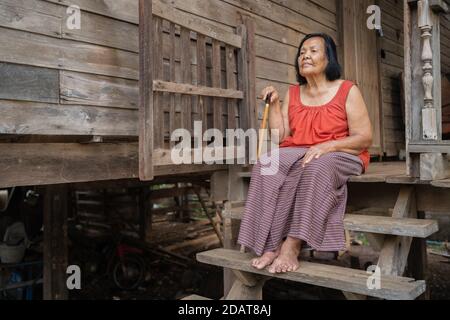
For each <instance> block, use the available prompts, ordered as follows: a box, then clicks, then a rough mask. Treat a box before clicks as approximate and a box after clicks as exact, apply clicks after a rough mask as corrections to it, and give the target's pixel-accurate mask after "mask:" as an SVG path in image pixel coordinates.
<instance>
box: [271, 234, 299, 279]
mask: <svg viewBox="0 0 450 320" xmlns="http://www.w3.org/2000/svg"><path fill="white" fill-rule="evenodd" d="M301 244H302V241H301V240H298V239H294V238H291V237H288V238H287V239H286V241H285V242H284V243H283V245H282V246H281V252H280V255H279V256H278V257H277V258H276V259H275V260H274V261H273V263H272V265H271V266H270V267H269V269H268V271H269V272H270V273H286V272H292V271H297V270H298V268H299V267H300V264H299V262H298V255H299V254H300V248H301Z"/></svg>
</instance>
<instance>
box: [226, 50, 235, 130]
mask: <svg viewBox="0 0 450 320" xmlns="http://www.w3.org/2000/svg"><path fill="white" fill-rule="evenodd" d="M225 64H226V67H225V69H226V71H225V72H226V77H227V89H228V90H234V89H236V88H237V80H236V74H235V72H234V70H235V69H236V60H235V54H234V49H233V48H232V47H230V46H226V48H225ZM227 120H228V124H227V129H235V128H236V101H233V100H231V99H228V100H227Z"/></svg>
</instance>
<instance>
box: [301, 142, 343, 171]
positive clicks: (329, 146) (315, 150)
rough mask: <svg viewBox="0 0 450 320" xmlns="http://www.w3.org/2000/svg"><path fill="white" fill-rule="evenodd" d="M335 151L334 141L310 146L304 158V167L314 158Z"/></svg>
mask: <svg viewBox="0 0 450 320" xmlns="http://www.w3.org/2000/svg"><path fill="white" fill-rule="evenodd" d="M334 151H335V148H334V141H327V142H324V143H321V144H317V145H315V146H312V147H311V148H309V150H308V152H306V154H305V157H304V158H303V162H302V167H305V166H306V165H307V164H308V163H310V162H311V161H313V160H314V159H319V158H320V157H321V156H323V155H324V154H327V153H331V152H334Z"/></svg>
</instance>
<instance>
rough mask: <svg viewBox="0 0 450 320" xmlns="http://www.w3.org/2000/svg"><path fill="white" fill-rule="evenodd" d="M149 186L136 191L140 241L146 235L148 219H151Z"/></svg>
mask: <svg viewBox="0 0 450 320" xmlns="http://www.w3.org/2000/svg"><path fill="white" fill-rule="evenodd" d="M149 188H150V187H149V186H146V187H142V188H140V189H139V192H138V207H139V227H140V228H139V236H140V238H141V240H142V241H145V239H146V237H147V229H148V226H149V223H148V222H149V221H151V205H150V201H151V200H150V189H149Z"/></svg>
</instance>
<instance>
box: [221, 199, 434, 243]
mask: <svg viewBox="0 0 450 320" xmlns="http://www.w3.org/2000/svg"><path fill="white" fill-rule="evenodd" d="M243 212H244V207H243V206H242V207H236V208H231V209H226V210H224V213H223V217H224V218H229V219H235V220H240V219H242V214H243ZM344 228H345V229H346V230H349V231H360V232H368V233H378V234H389V235H395V236H405V237H414V238H427V237H429V236H430V235H432V234H433V233H435V232H437V231H438V230H439V226H438V223H437V221H435V220H427V219H411V218H392V217H383V216H373V215H361V214H347V215H345V218H344Z"/></svg>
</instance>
